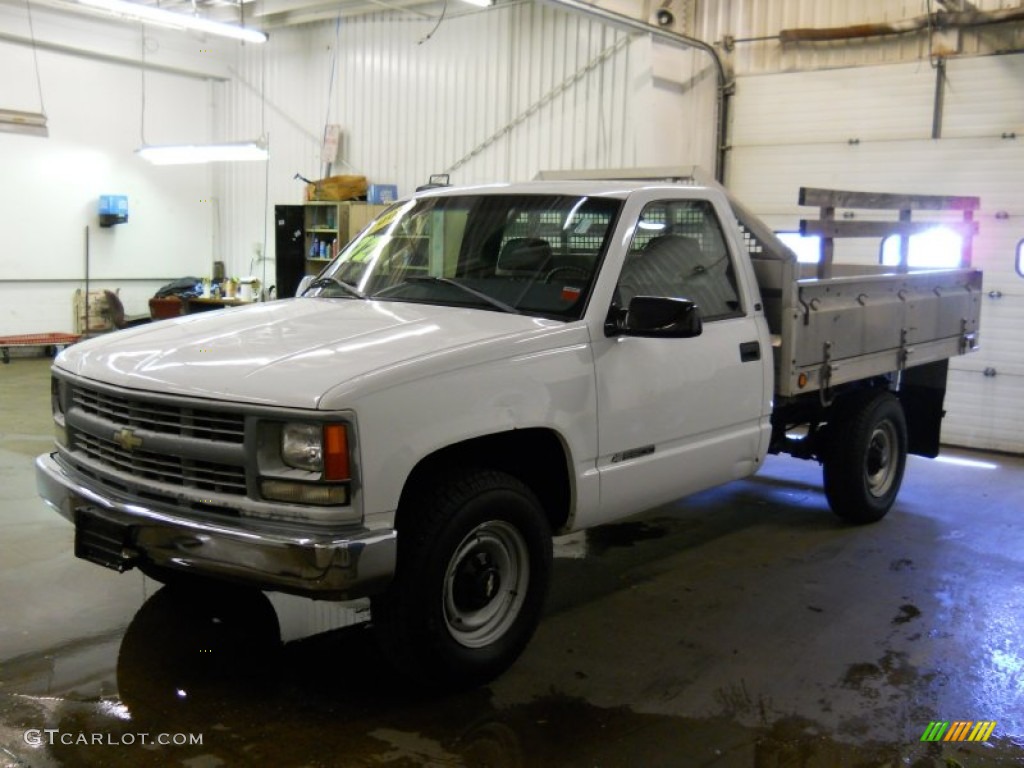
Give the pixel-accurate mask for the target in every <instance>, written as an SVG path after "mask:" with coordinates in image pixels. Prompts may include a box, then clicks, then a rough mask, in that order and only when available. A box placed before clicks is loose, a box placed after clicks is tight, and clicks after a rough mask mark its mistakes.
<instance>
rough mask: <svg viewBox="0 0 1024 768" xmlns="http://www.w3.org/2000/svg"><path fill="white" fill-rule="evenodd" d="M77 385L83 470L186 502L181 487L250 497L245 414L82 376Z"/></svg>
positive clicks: (75, 448)
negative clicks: (97, 385) (95, 384)
mask: <svg viewBox="0 0 1024 768" xmlns="http://www.w3.org/2000/svg"><path fill="white" fill-rule="evenodd" d="M70 387H71V392H70V404H69V409H68V413H67V423H68V427H69V429H68V439H69V448H70V449H71V457H72V458H74V459H77V461H78V464H79V467H80V469H82V470H88V472H89V474H90V475H92V476H95V477H97V479H99V480H101V481H102V482H105V483H106V484H108V485H110V486H111V487H117V488H119V489H123V488H124V487H125V485H126V484H129V485H131V486H133V487H134V490H133V492H134V493H137V494H139V495H140V496H145V497H148V498H153V497H154V495H156V496H158V497H160V498H163V499H166V500H167V501H172V502H174V503H175V504H176V505H179V506H180V505H181V504H182V503H184V499H182V498H181V494H182V492H185V493H187V492H189V491H191V492H192V493H193V495H195V494H207V493H209V494H211V495H213V494H225V495H229V496H245V495H246V474H245V466H244V452H243V445H244V441H245V417H244V416H243V415H242V414H240V413H238V412H233V411H230V410H225V411H218V410H214V409H213V408H210V407H209V406H206V407H196V406H195V405H193V404H192V403H191V402H189V401H183V402H182V403H181V404H180V405H179V404H178V403H175V402H166V401H156V400H149V399H146V398H144V397H138V396H136V395H134V394H133V393H122V392H118V391H114V390H111V389H102V390H100V389H94V388H92V387H89V386H83V385H82V384H80V383H77V382H76V383H73V384H71V385H70ZM122 435H124V437H123V438H122ZM136 441H137V442H136Z"/></svg>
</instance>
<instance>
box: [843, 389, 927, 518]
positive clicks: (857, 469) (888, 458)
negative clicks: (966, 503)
mask: <svg viewBox="0 0 1024 768" xmlns="http://www.w3.org/2000/svg"><path fill="white" fill-rule="evenodd" d="M840 407H842V406H840ZM829 432H830V435H831V444H830V445H829V446H828V451H827V453H826V455H825V457H824V464H825V471H824V480H825V496H826V497H827V498H828V503H829V506H830V507H831V508H832V511H833V512H835V513H836V514H837V515H838V516H839V517H841V518H842V519H844V520H846V521H847V522H850V523H856V524H864V523H874V522H877V521H878V520H881V519H882V518H883V517H885V515H886V513H887V512H888V511H889V509H890V508H891V507H892V505H893V504H894V503H895V501H896V496H897V495H898V494H899V491H900V485H901V484H902V482H903V470H904V468H905V467H906V463H907V422H906V419H905V417H904V415H903V406H902V405H900V401H899V400H898V399H896V398H895V397H894V396H893V395H891V394H890V393H888V392H882V393H880V394H875V395H869V396H866V397H862V398H858V399H857V400H856V401H854V402H852V403H849V404H848V405H847V406H846V407H845V409H844V410H843V411H841V416H840V418H839V419H838V420H837V421H836V423H835V424H834V425H833V427H832V428H831V429H830V430H829Z"/></svg>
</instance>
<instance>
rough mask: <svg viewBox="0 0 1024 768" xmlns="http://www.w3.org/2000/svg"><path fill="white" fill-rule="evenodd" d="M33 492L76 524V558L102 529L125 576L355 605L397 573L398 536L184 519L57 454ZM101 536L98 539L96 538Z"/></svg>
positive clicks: (39, 470) (43, 459)
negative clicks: (227, 585) (153, 570)
mask: <svg viewBox="0 0 1024 768" xmlns="http://www.w3.org/2000/svg"><path fill="white" fill-rule="evenodd" d="M36 486H37V487H38V489H39V495H40V496H42V497H43V500H44V501H46V502H47V503H48V504H49V505H50V506H52V507H53V508H54V509H55V510H57V512H59V513H60V514H61V515H62V516H63V517H65V518H67V519H68V520H70V521H71V522H73V523H75V526H76V554H78V555H79V556H85V555H82V554H81V552H79V551H78V550H79V544H80V539H81V538H82V534H83V529H84V528H86V527H88V528H90V529H91V530H92V531H99V534H98V535H99V536H100V537H101V538H103V540H104V541H105V542H107V543H109V544H110V545H111V546H110V547H109V548H108V549H109V551H110V552H113V553H114V554H113V562H107V561H106V559H105V558H103V559H97V558H95V557H88V559H90V560H94V561H95V562H101V560H102V563H101V564H103V565H107V566H108V567H111V568H115V569H116V570H127V569H128V568H131V567H133V566H135V565H138V564H145V563H152V564H153V565H156V566H159V567H161V568H165V569H169V570H177V571H181V572H183V573H192V574H195V575H198V576H209V577H212V578H221V579H225V580H230V581H234V582H241V583H245V584H251V585H253V586H256V587H259V588H261V589H268V590H276V591H281V592H291V593H293V594H298V595H305V596H307V597H319V598H326V599H338V600H341V599H352V598H356V597H364V596H366V595H370V594H374V593H376V592H379V591H381V590H383V589H384V588H385V587H387V585H388V583H389V582H390V581H391V577H392V575H393V574H394V570H395V555H396V542H397V534H396V533H395V531H393V530H390V529H388V530H383V531H370V530H366V529H360V530H358V531H355V532H354V533H353V534H352V535H345V536H342V537H339V536H334V535H329V534H320V533H315V532H309V533H302V534H299V533H296V532H294V531H293V530H292V529H286V528H285V527H283V526H280V525H273V524H261V523H260V521H256V520H252V519H245V518H240V519H232V520H231V521H230V522H223V523H221V522H212V521H209V520H202V521H200V520H195V519H191V518H187V517H182V516H180V515H178V514H175V513H174V512H167V511H162V510H159V509H154V508H150V507H147V506H145V505H142V504H139V503H137V502H136V501H135V500H133V499H131V498H128V497H119V496H118V495H117V494H115V493H113V492H111V491H110V490H108V489H105V488H104V489H102V490H100V489H97V488H95V487H94V483H92V481H90V480H89V479H88V478H85V477H83V476H81V475H79V474H78V473H77V472H75V471H74V470H73V469H72V468H70V467H68V466H66V465H65V464H63V463H62V462H60V461H59V460H57V459H56V458H55V456H53V455H45V454H44V455H42V456H40V457H38V458H37V459H36ZM91 535H93V536H96V535H97V534H95V533H92V534H91Z"/></svg>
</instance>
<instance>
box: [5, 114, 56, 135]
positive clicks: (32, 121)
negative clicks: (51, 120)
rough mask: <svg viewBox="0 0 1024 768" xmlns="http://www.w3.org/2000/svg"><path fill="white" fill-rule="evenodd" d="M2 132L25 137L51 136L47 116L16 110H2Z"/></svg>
mask: <svg viewBox="0 0 1024 768" xmlns="http://www.w3.org/2000/svg"><path fill="white" fill-rule="evenodd" d="M0 131H2V132H4V133H20V134H23V135H25V136H49V135H50V132H49V131H48V130H47V128H46V115H44V114H43V113H42V112H19V111H18V110H16V109H0Z"/></svg>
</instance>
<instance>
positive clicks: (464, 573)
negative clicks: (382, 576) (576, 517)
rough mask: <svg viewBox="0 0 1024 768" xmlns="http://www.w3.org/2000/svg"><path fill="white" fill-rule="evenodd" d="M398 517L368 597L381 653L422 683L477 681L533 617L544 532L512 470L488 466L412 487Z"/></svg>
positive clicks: (520, 644) (546, 554) (499, 664)
mask: <svg viewBox="0 0 1024 768" xmlns="http://www.w3.org/2000/svg"><path fill="white" fill-rule="evenodd" d="M416 504H417V507H416V509H411V510H407V511H406V512H405V514H404V515H403V517H402V521H401V524H400V526H399V534H398V541H399V552H398V567H397V570H396V573H395V580H394V582H393V583H392V585H391V587H390V588H389V589H388V591H387V592H386V593H385V594H383V595H381V596H379V597H377V598H374V600H373V623H374V627H375V630H376V632H377V635H378V637H379V639H380V642H381V647H382V648H383V650H384V652H385V654H386V655H387V656H388V657H389V658H390V659H391V661H392V662H393V663H394V664H395V666H397V667H398V668H399V669H400V670H401V671H403V672H405V673H406V674H409V675H411V676H413V677H415V678H418V679H419V680H421V681H422V682H426V683H428V684H430V685H440V686H444V687H465V686H472V685H482V684H483V683H486V682H487V681H489V680H491V679H493V678H494V677H496V676H498V675H499V674H501V673H502V672H504V671H505V670H506V669H507V668H508V667H509V666H510V665H511V664H512V663H513V662H514V661H515V660H516V658H517V657H518V656H519V654H520V653H521V652H522V650H523V648H525V647H526V644H527V642H528V641H529V639H530V637H531V636H532V635H533V631H534V629H535V628H536V626H537V622H538V621H539V620H540V615H541V611H542V609H543V605H544V598H545V596H546V594H547V585H548V581H549V578H550V571H551V532H550V528H549V525H548V522H547V519H546V517H545V515H544V513H543V510H542V509H541V505H540V502H539V501H538V500H537V498H536V496H535V495H534V494H533V492H532V491H531V490H530V489H529V488H528V487H527V486H526V485H524V484H523V483H522V482H520V481H519V480H518V479H516V478H514V477H512V476H510V475H507V474H505V473H502V472H494V471H489V470H480V471H474V472H472V473H470V474H467V475H464V476H459V477H451V478H448V479H446V480H441V481H438V482H435V483H434V484H432V485H431V486H430V487H429V488H425V489H423V493H422V494H416Z"/></svg>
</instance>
